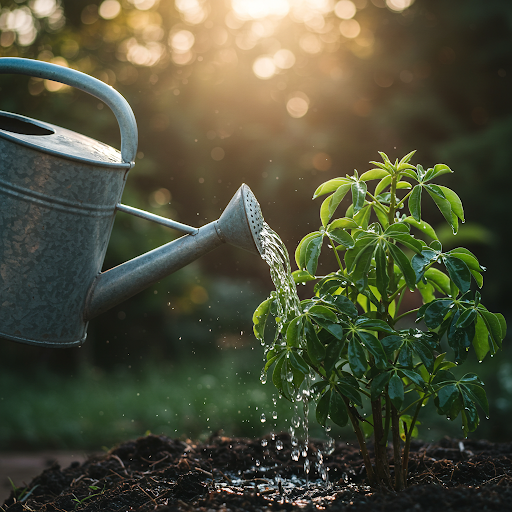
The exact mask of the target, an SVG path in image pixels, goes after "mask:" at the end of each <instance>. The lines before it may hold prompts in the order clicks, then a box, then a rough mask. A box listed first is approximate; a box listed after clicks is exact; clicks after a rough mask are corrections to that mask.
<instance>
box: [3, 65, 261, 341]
mask: <svg viewBox="0 0 512 512" xmlns="http://www.w3.org/2000/svg"><path fill="white" fill-rule="evenodd" d="M0 73H12V74H23V75H28V76H33V77H39V78H43V79H49V80H54V81H57V82H61V83H63V84H67V85H69V86H72V87H75V88H77V89H80V90H82V91H85V92H87V93H89V94H91V95H93V96H95V97H97V98H98V99H100V100H101V101H103V102H104V103H105V104H106V105H107V106H108V107H110V109H111V110H112V111H113V113H114V114H115V116H116V119H117V122H118V124H119V129H120V132H121V151H120V152H119V151H118V150H116V149H114V148H112V147H110V146H108V145H106V144H103V143H102V142H99V141H96V140H94V139H91V138H89V137H85V136H84V135H81V134H78V133H75V132H73V131H70V130H66V129H64V128H61V127H59V126H55V125H52V124H48V123H44V122H41V121H37V120H34V119H30V118H28V117H24V116H21V115H17V114H13V113H8V112H2V111H0V338H4V339H7V340H12V341H18V342H22V343H28V344H32V345H41V346H45V347H70V346H74V345H80V344H82V343H83V342H84V341H85V338H86V335H87V324H88V321H89V320H91V319H92V318H94V317H96V316H97V315H99V314H101V313H103V312H104V311H106V310H107V309H109V308H111V307H113V306H115V305H117V304H119V303H120V302H122V301H124V300H125V299H128V298H129V297H131V296H133V295H135V294H136V293H138V292H139V291H141V290H143V289H144V288H147V287H148V286H150V285H151V284H154V283H156V282H157V281H159V280H160V279H162V278H163V277H165V276H167V275H168V274H171V273H172V272H175V271H176V270H178V269H180V268H182V267H184V266H185V265H187V264H188V263H190V262H192V261H194V260H196V259H197V258H199V257H200V256H202V255H203V254H205V253H207V252H209V251H211V250H212V249H214V248H215V247H217V246H219V245H221V244H223V243H228V244H231V245H234V246H236V247H240V248H242V249H246V250H248V251H251V252H253V253H256V254H258V253H260V254H262V253H263V249H262V240H261V231H262V227H263V217H262V214H261V210H260V206H259V204H258V201H257V200H256V198H255V197H254V195H253V193H252V192H251V190H250V189H249V187H248V186H247V185H245V184H243V185H242V186H241V187H240V188H239V189H238V191H237V192H236V194H235V195H234V196H233V198H232V199H231V201H230V203H229V204H228V206H227V207H226V209H225V210H224V212H223V213H222V215H221V216H220V218H219V219H218V220H216V221H214V222H210V223H209V224H206V225H205V226H203V227H201V228H194V227H192V226H187V225H185V224H181V223H179V222H176V221H173V220H171V219H167V218H164V217H160V216H158V215H153V214H151V213H149V212H145V211H142V210H138V209H136V208H132V207H130V206H126V205H122V204H121V203H120V200H121V196H122V193H123V189H124V185H125V182H126V179H127V176H128V171H129V170H130V169H131V168H132V167H133V165H134V162H133V161H134V159H135V155H136V151H137V124H136V122H135V117H134V115H133V112H132V110H131V108H130V106H129V104H128V102H127V101H126V100H125V99H124V98H123V96H121V94H119V93H118V92H117V91H115V90H114V89H113V88H112V87H110V86H108V85H106V84H105V83H103V82H101V81H99V80H97V79H95V78H93V77H91V76H89V75H86V74H84V73H81V72H79V71H75V70H73V69H69V68H65V67H62V66H58V65H55V64H50V63H47V62H41V61H36V60H31V59H22V58H9V57H4V58H0ZM117 211H122V212H126V213H129V214H132V215H136V216H139V217H142V218H145V219H148V220H149V221H153V222H157V223H159V224H163V225H164V226H168V227H169V228H173V229H175V230H178V231H179V232H181V233H185V235H184V236H182V237H180V238H178V239H176V240H174V241H172V242H170V243H168V244H166V245H163V246H162V247H159V248H157V249H155V250H153V251H150V252H148V253H146V254H143V255H141V256H138V257H137V258H134V259H132V260H130V261H127V262H125V263H123V264H121V265H119V266H117V267H114V268H112V269H110V270H108V271H106V272H101V268H102V265H103V260H104V257H105V252H106V250H107V245H108V241H109V238H110V233H111V231H112V227H113V224H114V218H115V216H116V212H117Z"/></svg>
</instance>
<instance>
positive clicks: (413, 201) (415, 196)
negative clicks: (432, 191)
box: [408, 185, 422, 222]
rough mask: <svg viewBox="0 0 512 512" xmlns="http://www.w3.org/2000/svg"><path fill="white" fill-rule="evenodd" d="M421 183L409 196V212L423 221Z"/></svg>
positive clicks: (415, 218) (419, 220)
mask: <svg viewBox="0 0 512 512" xmlns="http://www.w3.org/2000/svg"><path fill="white" fill-rule="evenodd" d="M421 189H422V186H421V185H416V186H415V187H414V188H413V189H412V192H411V195H410V196H409V202H408V205H409V212H410V213H411V216H412V218H413V219H414V220H415V221H416V222H421Z"/></svg>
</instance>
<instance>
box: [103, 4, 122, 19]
mask: <svg viewBox="0 0 512 512" xmlns="http://www.w3.org/2000/svg"><path fill="white" fill-rule="evenodd" d="M120 12H121V4H120V3H119V2H118V1H117V0H105V1H104V2H103V3H102V4H101V5H100V8H99V9H98V14H99V15H100V16H101V17H102V18H103V19H104V20H113V19H114V18H115V17H117V16H118V15H119V13H120Z"/></svg>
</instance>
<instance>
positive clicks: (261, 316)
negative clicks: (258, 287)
mask: <svg viewBox="0 0 512 512" xmlns="http://www.w3.org/2000/svg"><path fill="white" fill-rule="evenodd" d="M274 300H275V299H274V297H271V298H269V299H267V300H264V301H263V302H262V303H261V304H260V305H259V306H258V307H257V308H256V311H255V312H254V314H253V316H252V321H253V324H254V326H253V330H254V335H255V336H256V338H257V339H258V340H260V341H263V339H264V336H265V325H266V324H267V319H268V316H269V313H270V306H271V304H272V302H274Z"/></svg>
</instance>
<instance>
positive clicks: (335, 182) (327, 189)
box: [313, 178, 350, 199]
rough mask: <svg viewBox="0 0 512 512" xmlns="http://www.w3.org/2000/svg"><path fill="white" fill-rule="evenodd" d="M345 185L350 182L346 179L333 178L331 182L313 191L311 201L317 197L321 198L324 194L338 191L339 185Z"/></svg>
mask: <svg viewBox="0 0 512 512" xmlns="http://www.w3.org/2000/svg"><path fill="white" fill-rule="evenodd" d="M346 183H350V180H349V179H347V178H334V179H332V180H329V181H326V182H325V183H322V184H321V185H320V186H319V187H318V188H317V189H316V190H315V193H314V194H313V199H316V198H317V197H319V196H323V195H324V194H329V193H331V192H334V191H335V190H338V188H339V187H340V186H341V185H344V184H346Z"/></svg>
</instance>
